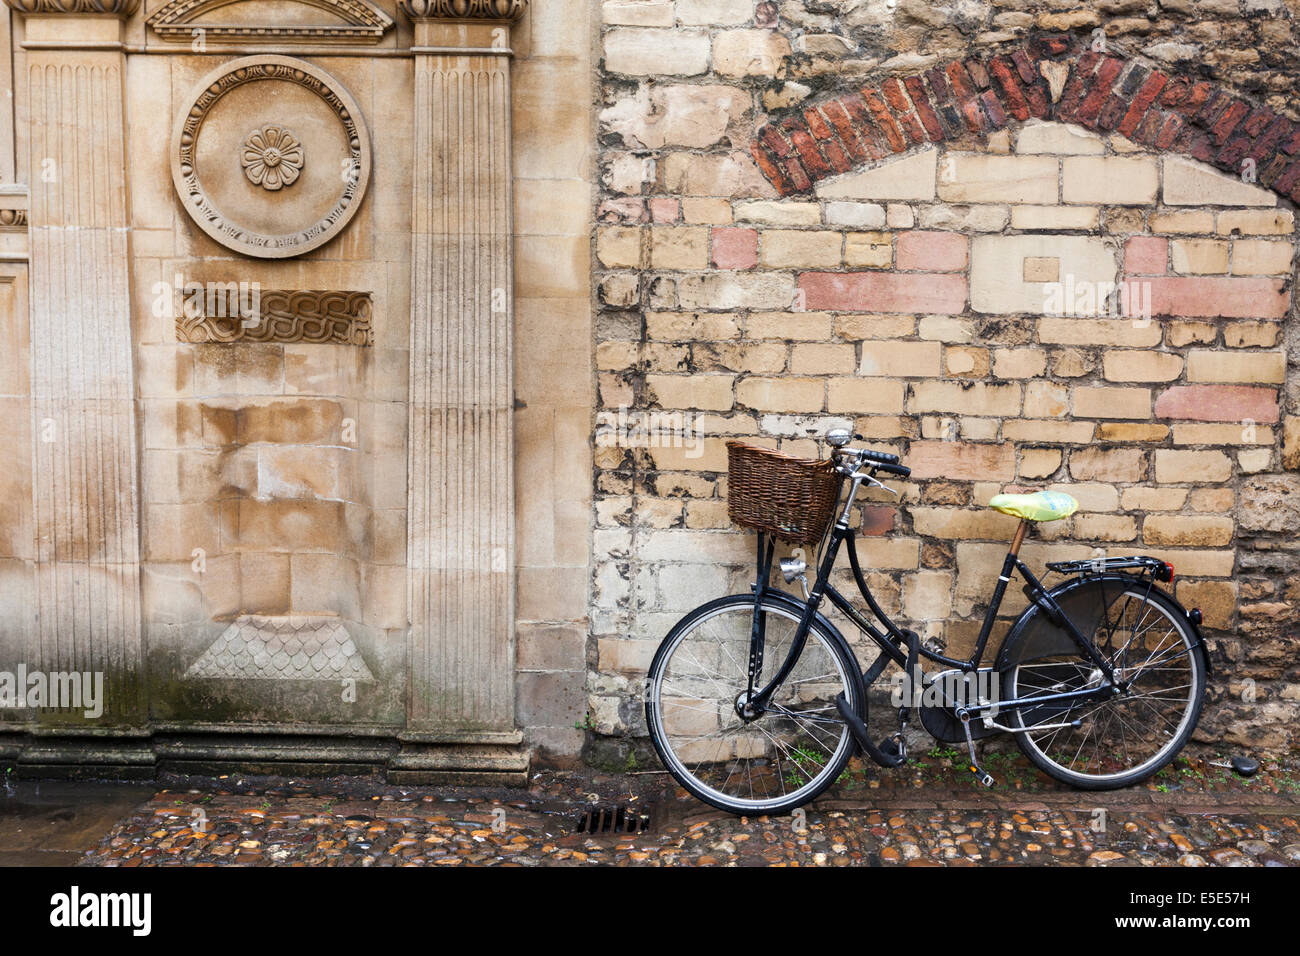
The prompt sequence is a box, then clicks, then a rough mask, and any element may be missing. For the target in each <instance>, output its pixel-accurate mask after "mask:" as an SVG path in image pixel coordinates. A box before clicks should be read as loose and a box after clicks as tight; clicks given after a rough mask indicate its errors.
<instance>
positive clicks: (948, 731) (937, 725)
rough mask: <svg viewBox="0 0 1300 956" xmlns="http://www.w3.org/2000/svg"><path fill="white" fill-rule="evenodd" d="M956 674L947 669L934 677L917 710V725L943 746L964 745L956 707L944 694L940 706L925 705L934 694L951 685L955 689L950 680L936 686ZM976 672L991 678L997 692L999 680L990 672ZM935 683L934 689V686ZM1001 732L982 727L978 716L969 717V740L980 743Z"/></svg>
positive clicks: (953, 683)
mask: <svg viewBox="0 0 1300 956" xmlns="http://www.w3.org/2000/svg"><path fill="white" fill-rule="evenodd" d="M958 673H959V672H958V671H955V670H948V671H941V672H940V673H938V674H936V675H934V678H933V679H932V680H931V681H929V682H928V683H927V684H926V685H925V691H924V693H923V694H922V703H921V704H920V706H918V707H917V710H918V711H920V714H921V726H922V727H924V728H925V729H926V731H928V732H929V734H930V736H931V737H933V738H934V739H935V740H939V741H942V742H943V743H965V742H966V732H965V731H964V730H962V725H961V719H960V718H959V717H958V716H957V707H956V705H955V704H954V703H953V702H952V700H951V699H950V696H951V695H949V694H946V693H944V700H943V703H941V704H940V703H933V702H932V703H929V704H927V703H925V701H926V700H929V699H931V698H932V697H933V696H934V695H935V694H936V693H943V692H944V691H945V690H947V689H949V688H950V685H951V686H955V682H954V681H951V680H950V681H947V682H944V683H940V681H941V680H943V678H951V676H952V675H955V674H958ZM977 673H984V674H990V675H993V678H994V679H995V680H997V681H998V690H999V692H1000V691H1001V689H1002V687H1001V677H1000V676H999V675H997V674H995V672H993V671H992V670H990V669H987V668H985V669H982V670H980V671H978V672H977ZM936 684H939V687H938V689H936V688H935V685H936ZM1001 732H1002V731H1000V730H998V729H997V728H996V727H985V726H984V721H982V720H980V719H979V718H978V717H972V718H971V722H970V735H971V739H972V740H981V739H983V738H984V737H992V736H993V735H994V734H999V733H1001Z"/></svg>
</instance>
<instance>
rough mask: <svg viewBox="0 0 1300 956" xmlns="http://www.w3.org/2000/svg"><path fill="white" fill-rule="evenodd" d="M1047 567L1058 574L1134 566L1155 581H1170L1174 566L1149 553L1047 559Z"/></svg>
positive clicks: (1115, 569) (1129, 568)
mask: <svg viewBox="0 0 1300 956" xmlns="http://www.w3.org/2000/svg"><path fill="white" fill-rule="evenodd" d="M1047 567H1048V569H1049V570H1051V571H1056V572H1057V573H1058V574H1104V573H1105V572H1107V571H1127V570H1132V569H1134V568H1137V569H1140V570H1142V571H1147V572H1150V574H1151V576H1152V577H1154V578H1155V579H1156V580H1157V581H1171V580H1173V577H1174V566H1173V565H1172V564H1170V563H1169V562H1167V561H1161V560H1160V559H1159V558H1153V557H1150V556H1149V555H1136V554H1135V555H1132V556H1130V557H1127V558H1085V559H1083V560H1082V561H1049V562H1048V563H1047Z"/></svg>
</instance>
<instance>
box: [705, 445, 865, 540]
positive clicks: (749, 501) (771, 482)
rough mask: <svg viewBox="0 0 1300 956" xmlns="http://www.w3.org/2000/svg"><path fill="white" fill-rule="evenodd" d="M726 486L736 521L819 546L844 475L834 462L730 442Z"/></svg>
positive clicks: (756, 528) (729, 508)
mask: <svg viewBox="0 0 1300 956" xmlns="http://www.w3.org/2000/svg"><path fill="white" fill-rule="evenodd" d="M727 486H728V490H727V514H728V515H730V517H731V520H732V521H734V522H735V523H736V524H738V525H743V526H744V527H746V528H752V529H753V530H755V531H762V532H765V533H767V534H770V535H773V536H775V537H777V538H779V539H781V540H782V541H789V542H791V543H793V544H805V545H815V544H817V542H818V541H820V540H821V537H822V534H823V532H825V530H826V526H827V525H828V524H829V523H830V520H831V515H832V514H834V512H835V502H836V500H837V499H838V498H839V492H840V476H839V475H838V474H837V473H836V472H835V466H834V464H833V463H832V462H831V461H830V460H820V461H819V460H817V459H807V458H792V457H790V456H789V455H783V454H781V453H780V452H776V451H772V450H771V449H770V448H760V447H759V446H757V445H751V444H748V443H747V442H742V441H729V442H727Z"/></svg>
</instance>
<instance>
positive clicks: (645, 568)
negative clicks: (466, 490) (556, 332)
mask: <svg viewBox="0 0 1300 956" xmlns="http://www.w3.org/2000/svg"><path fill="white" fill-rule="evenodd" d="M1061 6H1062V5H1054V7H1055V9H1047V8H1042V9H1037V8H1031V7H1030V6H1029V5H1024V4H1013V3H1005V4H998V5H995V6H993V7H988V6H986V5H981V4H977V3H972V4H958V5H955V6H953V7H951V8H950V7H930V6H924V7H923V6H922V5H919V4H909V3H899V4H897V5H894V4H883V3H881V4H873V3H862V4H849V5H840V4H834V5H832V4H815V3H806V4H804V3H794V2H791V3H786V4H781V5H780V6H777V5H775V4H770V3H760V4H757V5H755V4H752V3H748V2H743V3H741V2H725V0H717V2H708V0H700V2H691V0H677V2H676V3H675V4H674V3H668V2H662V3H659V2H647V3H606V4H605V6H604V21H605V28H604V31H603V36H602V39H603V54H604V60H603V66H604V72H603V74H602V86H601V97H602V112H601V115H600V135H601V144H602V147H603V148H602V153H601V156H600V169H601V184H600V185H601V194H600V197H599V200H598V206H597V219H598V223H597V229H596V238H595V252H596V265H595V270H596V271H595V282H596V286H597V290H598V297H599V303H598V305H599V313H598V316H597V323H596V338H597V341H596V362H597V375H598V384H599V412H598V419H597V421H598V425H601V424H604V425H609V424H610V423H613V422H615V420H616V419H617V418H618V416H619V415H620V414H621V415H622V419H623V420H625V421H630V422H636V421H642V422H644V421H647V420H648V419H647V418H646V416H648V415H651V414H657V415H659V416H660V417H659V418H658V419H657V421H658V422H659V423H660V424H669V425H671V426H673V427H676V426H677V425H681V424H684V425H686V426H688V428H687V429H686V430H685V436H684V437H685V439H686V440H684V441H683V440H682V437H683V436H682V432H683V429H682V428H680V427H677V428H676V431H675V432H673V431H672V428H671V427H670V428H668V429H667V430H661V431H660V432H656V433H655V436H657V440H656V437H651V436H647V435H645V434H642V435H640V436H638V435H635V434H632V435H626V436H624V438H625V440H623V441H621V442H619V441H617V440H610V441H608V442H604V443H601V445H602V446H601V447H598V448H597V452H596V466H597V467H596V471H595V474H594V487H595V496H596V503H595V520H596V530H595V532H594V542H595V547H594V552H595V554H596V564H595V567H594V571H593V581H594V585H593V587H594V591H593V611H592V621H593V625H592V638H591V645H592V650H591V653H592V654H593V655H594V658H595V661H596V664H595V668H594V672H593V675H592V678H591V683H590V686H589V691H590V713H591V721H592V722H593V724H594V728H595V731H596V733H595V735H593V749H592V755H593V757H594V758H595V759H598V760H602V761H605V760H610V759H616V758H618V759H621V758H619V757H618V755H620V754H622V753H623V752H624V750H625V749H626V746H627V741H628V740H629V739H630V738H635V737H636V736H638V735H641V734H644V727H643V721H642V716H641V712H640V701H639V686H640V685H639V677H640V676H641V675H643V674H644V671H645V668H646V666H647V665H648V663H649V659H650V655H651V654H652V653H653V650H654V647H655V646H656V645H657V643H658V641H659V640H660V639H661V638H662V636H663V635H664V634H665V633H666V632H667V631H668V629H669V628H670V627H671V625H672V624H673V623H674V622H675V620H676V619H677V618H678V617H680V616H681V614H682V613H683V612H685V611H686V610H688V609H690V608H691V607H693V606H695V605H696V604H698V603H700V602H701V601H703V600H706V599H708V598H710V597H713V596H717V595H720V594H724V593H729V592H734V591H740V590H743V589H745V587H746V585H747V574H748V573H749V566H750V564H751V563H752V557H751V553H750V552H751V549H752V542H753V539H752V536H746V535H744V534H740V533H738V532H737V531H736V529H734V528H732V527H731V526H730V524H729V522H728V519H727V516H726V472H725V469H726V457H725V448H724V444H723V443H724V441H725V439H726V438H728V437H733V436H734V437H739V438H746V439H749V440H753V441H757V442H760V443H763V444H768V445H772V446H774V447H779V448H781V449H782V450H784V451H789V452H791V453H794V454H802V455H807V456H810V457H811V456H815V455H817V454H819V452H820V453H822V454H824V451H825V449H824V448H822V447H820V446H819V445H818V443H817V442H816V440H815V439H816V437H817V436H818V435H820V434H821V433H822V432H823V431H824V429H825V428H826V427H828V426H829V425H830V424H832V423H834V424H851V425H853V426H854V427H855V428H856V430H857V431H859V432H861V433H862V434H864V435H866V436H867V437H868V439H869V441H868V443H869V444H871V445H872V446H874V447H878V448H885V449H889V450H892V451H894V452H896V453H898V454H900V455H901V456H902V457H903V459H904V461H905V463H907V464H908V465H910V466H911V467H912V469H913V479H912V480H911V481H909V482H890V484H891V485H892V486H893V487H895V488H896V489H897V490H898V491H899V492H900V494H901V498H902V500H901V504H898V505H896V504H894V503H893V501H892V499H890V498H889V497H888V496H886V495H883V494H876V495H874V496H872V497H873V500H871V501H870V502H869V503H867V504H866V505H865V506H864V507H863V508H862V509H861V516H860V519H859V520H860V522H861V526H862V529H863V534H864V540H863V549H862V550H863V552H864V561H865V563H866V564H867V565H868V566H869V567H870V568H871V569H873V570H872V573H871V575H870V581H871V584H872V586H873V588H874V589H876V590H877V593H878V594H879V595H880V596H881V597H882V599H883V601H882V603H883V604H884V606H885V608H886V610H888V611H889V612H890V613H891V614H897V615H898V616H899V618H900V620H902V621H904V622H906V623H908V624H910V625H912V626H914V627H916V628H917V629H918V630H919V631H920V632H921V633H922V634H923V635H924V636H925V637H926V638H928V639H930V640H931V641H933V642H934V643H935V644H936V645H937V646H941V647H944V648H946V651H947V653H949V654H957V655H963V654H965V653H968V652H969V650H970V648H971V647H972V646H973V643H974V639H975V636H976V634H977V633H978V630H979V623H980V619H981V617H982V612H983V610H984V606H985V603H984V602H985V601H986V600H987V596H988V595H989V594H990V593H991V591H992V584H993V581H994V578H995V576H996V573H997V568H998V566H999V562H1000V558H1001V555H1002V554H1003V553H1004V552H1005V548H1006V542H1007V540H1008V539H1009V537H1010V535H1011V532H1012V531H1013V530H1014V524H1015V522H1014V520H1012V519H1009V518H1005V517H1003V516H1000V515H997V514H995V513H992V512H989V511H988V510H986V509H985V508H984V507H983V506H984V505H985V504H986V503H987V501H988V499H989V498H990V497H991V496H992V495H993V494H995V493H997V492H999V491H1005V490H1012V489H1016V488H1039V487H1047V488H1055V489H1060V490H1064V491H1068V492H1069V493H1070V494H1073V495H1074V496H1075V497H1076V498H1078V499H1079V501H1080V502H1081V508H1080V513H1079V514H1078V515H1076V516H1075V517H1074V518H1073V519H1070V520H1067V521H1063V522H1059V523H1054V524H1049V525H1043V526H1041V527H1039V528H1037V529H1035V532H1034V533H1033V534H1032V536H1031V540H1030V542H1029V543H1028V544H1027V545H1026V548H1025V552H1024V554H1025V555H1026V558H1027V560H1029V562H1030V563H1031V564H1032V565H1036V566H1037V565H1041V563H1042V562H1043V561H1045V560H1053V559H1059V558H1064V557H1077V556H1088V555H1092V554H1099V553H1107V554H1127V553H1134V552H1141V553H1149V554H1154V555H1157V556H1160V557H1162V558H1164V559H1165V560H1168V561H1170V562H1172V563H1173V564H1174V565H1175V567H1176V569H1177V575H1178V576H1177V581H1176V590H1177V593H1178V596H1179V597H1180V598H1181V599H1182V600H1183V601H1184V602H1185V603H1187V604H1188V605H1195V606H1199V607H1201V608H1202V609H1203V611H1204V614H1205V620H1206V625H1207V629H1208V633H1209V635H1210V639H1211V644H1212V647H1213V658H1214V660H1215V664H1216V671H1215V674H1214V677H1213V681H1212V690H1211V699H1212V701H1213V703H1212V706H1210V707H1209V709H1208V710H1207V714H1206V716H1205V718H1204V719H1203V722H1202V726H1201V730H1200V732H1199V733H1200V737H1201V739H1202V740H1204V741H1209V742H1234V743H1245V742H1251V743H1252V744H1254V745H1258V746H1261V747H1263V748H1265V749H1270V750H1282V749H1286V748H1289V747H1293V746H1294V745H1295V737H1294V731H1293V726H1294V721H1295V718H1296V716H1297V714H1298V713H1300V703H1298V699H1300V695H1298V694H1297V683H1296V680H1297V676H1300V675H1298V673H1297V671H1296V669H1295V664H1294V660H1295V656H1296V650H1297V649H1300V641H1298V640H1297V638H1296V630H1297V623H1298V621H1300V613H1298V610H1297V609H1298V608H1300V593H1298V592H1297V591H1296V589H1295V586H1294V584H1293V583H1292V579H1293V576H1294V574H1295V571H1296V569H1297V554H1296V551H1295V548H1294V542H1293V539H1294V533H1295V531H1296V529H1297V528H1300V514H1297V512H1296V510H1295V505H1294V503H1293V502H1294V497H1293V496H1294V494H1295V492H1296V491H1297V490H1300V479H1297V476H1296V475H1295V473H1294V472H1295V469H1296V468H1297V467H1300V428H1298V423H1297V419H1296V417H1295V415H1296V411H1297V399H1300V384H1297V383H1298V381H1300V376H1297V374H1296V369H1295V366H1296V364H1297V361H1298V358H1297V356H1298V355H1300V336H1297V334H1296V331H1295V324H1294V321H1293V319H1292V313H1293V309H1294V304H1293V301H1292V294H1291V290H1292V285H1293V270H1294V244H1295V220H1294V215H1293V212H1292V208H1293V205H1292V202H1293V200H1294V199H1295V198H1296V197H1295V195H1294V194H1293V193H1294V191H1295V188H1296V182H1297V180H1298V179H1300V161H1297V160H1296V159H1295V158H1294V154H1295V151H1296V150H1297V147H1300V137H1297V136H1296V126H1295V125H1294V122H1293V117H1292V115H1291V114H1290V113H1289V112H1288V111H1289V110H1290V109H1291V108H1292V103H1291V95H1292V88H1293V86H1294V83H1293V80H1294V76H1295V73H1294V65H1293V63H1292V59H1293V57H1294V51H1293V49H1292V48H1291V46H1290V42H1289V37H1290V36H1291V21H1290V19H1289V17H1288V16H1287V15H1286V12H1285V11H1284V10H1282V9H1281V8H1280V7H1279V8H1277V9H1273V10H1271V12H1270V11H1264V10H1262V9H1257V8H1252V13H1251V15H1250V16H1248V17H1242V16H1240V13H1241V10H1240V9H1239V8H1238V6H1237V5H1236V4H1231V5H1228V6H1220V5H1212V4H1182V5H1165V4H1161V5H1159V6H1157V5H1155V4H1141V5H1136V6H1134V5H1125V4H1122V3H1117V4H1111V5H1102V7H1103V9H1102V10H1100V11H1098V10H1093V9H1086V10H1084V9H1077V8H1076V9H1067V10H1062V9H1060V7H1061ZM1022 7H1023V8H1024V9H1022ZM1098 24H1104V25H1105V29H1106V37H1107V38H1108V39H1106V40H1104V41H1102V40H1099V38H1098V37H1097V36H1095V35H1093V34H1092V32H1091V31H1092V29H1093V28H1094V27H1095V26H1096V25H1098ZM1069 28H1078V29H1076V30H1075V32H1074V33H1073V34H1071V33H1069V32H1053V33H1049V34H1044V33H1042V32H1041V31H1042V30H1055V31H1062V30H1068V29H1069ZM1117 39H1118V40H1119V42H1118V43H1116V40H1117ZM1192 57H1195V58H1196V60H1197V63H1198V68H1197V69H1195V70H1192V69H1187V68H1186V61H1187V60H1188V59H1190V58H1192ZM1246 64H1250V68H1249V69H1245V68H1244V66H1245V65H1246ZM1247 159H1248V160H1250V162H1249V163H1245V164H1243V162H1242V161H1243V160H1247ZM1216 166H1217V167H1218V169H1217V170H1216V169H1215V168H1214V167H1216ZM1225 171H1226V172H1225ZM1119 287H1123V289H1124V296H1125V298H1124V299H1122V300H1120V301H1119V302H1112V303H1111V304H1110V305H1108V304H1107V303H1106V301H1105V292H1104V291H1103V292H1100V294H1098V293H1099V290H1105V289H1108V288H1119ZM1053 294H1055V295H1057V296H1058V298H1056V299H1053V298H1052V295H1053ZM1088 294H1091V295H1092V296H1093V297H1092V298H1091V300H1088V299H1087V298H1086V296H1087V295H1088ZM1080 295H1082V296H1083V298H1080V297H1079V296H1080ZM1126 305H1127V306H1130V307H1127V308H1126ZM1148 314H1149V316H1150V318H1149V319H1148V318H1147V317H1146V316H1147V315H1148ZM638 416H640V417H638ZM674 416H676V417H674ZM670 433H671V434H670ZM674 434H675V435H676V436H677V439H676V440H673V438H672V435H674ZM697 438H698V439H700V441H699V442H698V444H696V442H695V440H696V439H697ZM656 446H658V447H656ZM1021 606H1023V598H1022V597H1020V596H1019V594H1018V593H1015V594H1013V595H1012V596H1011V597H1010V598H1009V600H1008V603H1007V605H1006V606H1005V607H1004V612H1005V614H1008V615H1009V614H1013V613H1014V612H1016V611H1018V610H1019V608H1020V607H1021ZM1009 621H1010V618H1009V617H1007V618H1005V619H1004V620H1003V621H1002V622H1001V625H1000V628H999V633H1000V632H1001V631H1003V630H1004V629H1005V627H1006V626H1007V625H1008V624H1009ZM844 629H845V631H846V633H849V632H851V631H852V630H853V629H852V628H851V627H846V628H844ZM995 638H996V635H995ZM1248 679H1249V683H1247V680H1248Z"/></svg>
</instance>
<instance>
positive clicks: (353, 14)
mask: <svg viewBox="0 0 1300 956" xmlns="http://www.w3.org/2000/svg"><path fill="white" fill-rule="evenodd" d="M24 2H36V0H24ZM43 2H53V0H43ZM62 2H72V0H62ZM285 6H286V3H285V0H275V2H266V3H239V4H232V3H230V0H171V2H170V3H167V4H164V5H163V6H161V7H159V8H158V9H157V10H156V11H154V12H153V13H152V14H150V15H149V19H148V20H147V21H146V22H147V23H148V24H149V28H150V29H151V30H153V32H154V33H155V34H156V35H157V36H159V37H161V38H163V39H165V40H171V41H175V42H178V43H184V44H186V45H187V46H191V45H193V43H194V42H195V41H196V40H200V39H201V40H202V41H203V42H204V43H221V42H232V41H237V42H240V43H249V42H252V43H268V44H275V45H277V46H281V47H283V46H285V45H292V44H294V43H307V44H310V45H318V44H322V43H326V44H334V43H340V44H371V43H378V42H379V41H380V40H382V39H383V36H384V34H385V33H386V32H388V30H389V29H390V28H391V27H392V25H393V19H392V17H390V16H389V15H388V14H386V13H385V12H384V11H383V10H380V9H379V8H378V7H375V6H372V5H370V4H369V3H367V2H365V0H293V2H292V4H291V6H293V7H295V8H297V9H296V10H294V11H293V15H292V16H287V15H286V11H285Z"/></svg>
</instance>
